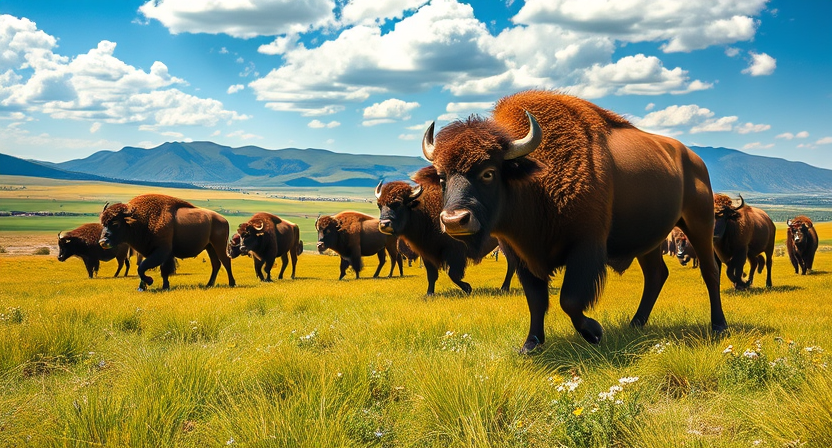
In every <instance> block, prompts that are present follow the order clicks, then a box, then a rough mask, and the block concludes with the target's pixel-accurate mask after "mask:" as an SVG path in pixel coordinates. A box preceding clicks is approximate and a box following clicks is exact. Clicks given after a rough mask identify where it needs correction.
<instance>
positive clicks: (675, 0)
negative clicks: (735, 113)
mask: <svg viewBox="0 0 832 448" xmlns="http://www.w3.org/2000/svg"><path fill="white" fill-rule="evenodd" d="M766 2H767V0H738V1H731V2H726V1H721V0H703V1H696V2H691V1H687V0H666V1H663V2H661V3H658V4H657V3H656V2H655V1H652V0H632V1H627V2H612V1H610V2H608V1H593V2H586V1H584V0H528V1H526V3H525V5H524V6H523V7H522V8H521V9H520V11H519V12H518V13H517V15H516V16H514V17H513V18H512V20H513V21H514V22H515V23H518V24H527V25H530V24H542V23H545V24H554V25H558V26H560V27H562V28H564V29H567V30H571V31H576V32H582V33H589V34H599V35H612V36H615V37H616V38H617V39H619V40H622V41H625V42H644V41H651V42H664V43H663V44H662V46H661V48H662V50H663V51H665V52H667V53H670V52H688V51H692V50H698V49H702V48H707V47H709V46H711V45H723V44H730V43H733V42H739V41H748V40H751V39H752V38H753V37H754V34H755V33H756V30H757V26H759V22H758V21H757V20H755V19H753V18H752V17H753V16H756V15H758V14H760V12H762V10H763V9H764V8H765V5H766Z"/></svg>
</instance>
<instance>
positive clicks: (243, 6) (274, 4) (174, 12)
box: [139, 0, 335, 39]
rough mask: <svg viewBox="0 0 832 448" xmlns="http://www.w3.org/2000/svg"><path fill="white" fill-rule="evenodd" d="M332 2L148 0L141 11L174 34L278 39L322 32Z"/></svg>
mask: <svg viewBox="0 0 832 448" xmlns="http://www.w3.org/2000/svg"><path fill="white" fill-rule="evenodd" d="M334 8H335V2H334V1H333V0H304V1H297V0H211V1H193V0H163V1H159V0H150V1H148V2H147V3H145V4H144V5H142V6H141V7H139V12H141V13H142V14H143V15H144V16H145V17H147V18H148V19H156V20H158V21H159V22H161V23H162V25H164V26H165V27H167V28H168V30H170V32H171V33H173V34H179V33H208V34H220V33H224V34H228V35H230V36H233V37H241V38H245V39H248V38H251V37H255V36H277V35H281V34H290V33H298V32H304V31H308V30H312V29H317V28H322V27H325V26H327V25H329V24H332V23H333V22H334V20H335V17H334V15H333V9H334Z"/></svg>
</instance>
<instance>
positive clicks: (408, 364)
mask: <svg viewBox="0 0 832 448" xmlns="http://www.w3.org/2000/svg"><path fill="white" fill-rule="evenodd" d="M55 188H56V189H57V188H58V187H55ZM131 188H136V187H131ZM4 193H8V192H4ZM65 193H66V197H61V198H59V199H58V200H67V201H70V200H73V198H77V197H78V195H77V191H75V192H72V191H70V192H65ZM116 193H117V192H113V194H114V196H115V195H116ZM130 193H132V192H128V193H125V194H124V197H123V198H121V199H119V200H126V199H129V197H132V195H131V194H130ZM197 193H198V194H202V192H197ZM213 193H215V194H216V195H213V196H205V197H204V199H205V200H206V203H207V202H208V201H207V200H208V199H210V202H211V203H214V202H215V201H218V200H220V199H222V198H223V197H224V196H223V195H224V194H228V195H229V197H228V201H229V204H231V203H232V202H234V201H235V200H236V197H234V196H233V195H234V194H236V195H239V193H225V192H213ZM371 193H372V192H370V194H371ZM104 196H107V197H104ZM182 196H183V197H186V198H188V199H192V198H190V197H188V196H187V195H186V194H183V195H182ZM193 199H194V202H198V201H197V200H196V199H199V198H193ZM106 200H112V198H110V197H109V193H108V195H100V196H98V197H96V199H95V201H96V202H95V204H99V203H100V202H103V201H106ZM262 200H263V201H264V202H263V204H266V205H268V206H269V207H270V208H267V209H266V210H269V211H273V212H275V213H277V214H278V215H281V216H283V213H281V210H282V208H281V205H280V203H279V202H272V201H276V200H274V199H271V200H269V199H262ZM4 201H5V199H4ZM80 202H81V204H79V205H78V206H85V204H84V202H87V201H80ZM4 204H5V202H4ZM38 205H39V204H38ZM260 205H262V204H255V205H252V207H256V206H260ZM353 205H359V204H353V203H346V204H341V203H318V204H312V203H291V201H287V203H286V205H285V206H286V207H297V208H296V209H295V210H296V211H295V212H292V213H297V214H298V215H301V214H302V213H303V211H304V210H305V209H304V207H308V210H309V212H310V213H315V215H316V214H317V210H315V209H321V210H322V211H324V213H329V212H336V211H338V210H340V209H346V208H356V207H354V206H353ZM363 206H365V207H367V206H369V207H370V208H367V210H366V211H368V212H371V211H372V209H371V208H374V206H373V204H363ZM96 207H98V209H100V205H96ZM339 207H340V208H339ZM239 208H240V209H241V210H244V211H245V213H243V214H241V215H240V216H239V217H237V215H232V216H229V222H230V223H231V224H232V226H234V225H236V224H235V223H234V220H236V219H238V220H239V221H237V222H241V221H243V220H244V219H246V217H247V216H250V213H253V212H254V211H258V210H253V209H251V210H249V209H248V206H245V207H244V206H240V207H239ZM40 218H42V219H43V220H44V221H43V223H44V225H43V227H44V228H42V229H41V230H42V231H40V232H37V231H36V232H32V231H31V230H30V231H29V233H24V232H23V229H18V230H10V229H9V227H7V226H6V224H7V223H9V222H11V221H10V220H14V219H29V218H17V217H7V218H6V217H4V218H0V226H2V227H0V241H8V242H9V243H8V244H17V245H25V244H26V242H34V243H32V244H39V243H37V242H36V241H41V240H42V241H44V242H46V241H47V240H53V239H55V237H54V233H53V230H55V228H56V227H55V226H62V225H64V224H65V223H59V224H56V223H55V222H52V223H50V222H49V220H50V219H59V218H63V217H40ZM73 218H75V217H73ZM78 218H84V217H83V216H81V217H78ZM87 218H89V217H87ZM290 219H293V218H290ZM310 219H312V220H314V216H312V217H311V218H310ZM94 220H95V219H94V217H93V219H87V220H86V221H83V222H88V221H94ZM300 225H301V228H302V230H304V231H305V232H310V233H305V234H304V237H303V238H304V240H305V241H306V243H307V251H305V252H304V253H303V254H302V255H301V256H300V257H299V261H298V270H297V277H296V278H295V279H289V278H288V275H286V278H284V279H283V280H277V279H276V277H277V272H279V271H273V274H274V278H275V281H274V282H272V283H261V282H259V281H257V279H256V277H255V275H254V272H253V267H252V266H253V263H252V261H251V259H249V258H245V257H242V258H238V259H235V260H234V262H233V265H232V269H233V271H234V276H235V278H236V279H237V283H238V286H237V287H235V288H229V287H228V286H227V277H226V275H225V272H224V271H223V270H221V271H220V273H219V276H218V278H217V285H218V286H215V287H212V288H205V287H204V286H203V285H204V284H205V282H206V280H207V279H208V276H209V273H210V263H208V261H207V257H206V256H204V254H203V255H201V256H199V257H196V258H192V259H185V260H181V261H180V264H179V267H178V271H177V272H178V273H177V275H175V276H173V277H171V286H172V287H171V290H170V291H160V290H159V288H158V284H159V283H156V284H154V286H153V287H151V290H150V291H148V292H139V291H137V290H136V287H137V286H138V282H139V280H138V278H137V277H136V275H135V272H136V270H135V265H134V266H132V267H131V269H130V275H129V276H128V277H127V278H124V277H122V278H111V277H110V276H111V275H112V274H113V273H114V272H115V267H116V264H115V262H105V263H102V265H101V270H100V272H99V277H98V278H95V279H88V278H86V272H85V270H84V268H83V263H82V262H81V261H80V260H78V259H75V258H73V259H70V260H67V261H66V262H64V263H59V262H58V261H57V260H56V259H55V252H54V250H53V251H52V253H51V255H30V254H26V255H11V254H10V253H0V446H14V447H17V446H79V447H80V446H99V445H104V446H152V447H162V446H165V447H167V446H175V447H202V446H279V447H296V446H303V447H306V446H311V447H333V446H379V447H387V446H414V447H434V446H436V447H445V446H455V447H457V446H458V447H483V446H495V447H527V446H528V447H559V446H563V447H705V446H708V447H711V446H713V447H757V446H760V447H798V446H805V447H828V446H832V373H830V370H829V364H830V362H832V357H830V350H832V331H830V330H831V329H832V305H830V303H829V300H830V289H831V288H832V251H829V250H828V247H824V248H823V249H824V250H822V251H819V252H818V256H817V258H816V260H815V272H813V273H812V274H811V275H807V276H800V275H795V274H794V271H793V269H792V267H791V265H790V263H789V261H788V258H787V257H785V256H777V257H776V258H775V260H774V273H773V283H774V287H773V288H771V289H770V290H767V289H765V288H762V287H761V285H763V284H764V277H763V275H765V273H763V274H758V275H757V277H756V278H755V287H753V288H752V289H751V290H749V291H745V292H735V291H733V290H732V289H731V288H730V287H729V285H728V282H727V279H726V278H725V276H724V274H723V277H722V281H723V286H722V299H723V306H724V308H725V313H726V317H727V319H728V323H729V325H731V329H730V331H728V332H726V333H724V334H718V335H717V334H713V333H711V331H710V329H709V328H710V323H709V317H708V316H709V312H708V300H707V294H706V291H705V286H704V283H703V282H702V280H701V277H700V276H699V273H698V270H695V269H691V268H690V266H688V267H682V266H680V265H679V263H678V262H677V261H676V260H675V258H672V257H665V262H666V263H667V265H668V268H669V269H670V277H669V278H668V281H667V283H666V284H665V287H664V289H663V291H662V294H661V295H660V296H659V300H658V303H657V304H656V307H655V310H654V311H653V314H652V316H651V319H650V322H649V323H648V325H647V326H646V327H644V328H643V329H634V328H630V327H629V325H628V323H629V318H630V316H632V313H634V311H635V309H636V307H637V305H638V300H639V298H640V295H641V288H642V279H641V274H640V270H639V269H638V267H637V266H635V265H634V266H633V267H631V268H630V269H629V270H628V271H627V272H625V273H624V274H623V275H621V276H619V275H616V274H612V275H610V276H608V280H607V283H606V287H605V291H604V293H603V295H602V297H601V300H600V302H599V304H598V305H597V307H596V308H595V309H594V310H591V311H590V312H589V314H590V315H591V316H593V317H594V318H596V319H597V320H599V321H600V322H601V323H602V325H604V328H605V334H604V339H603V341H602V342H601V344H600V345H598V346H593V345H590V344H587V343H586V342H584V341H583V340H582V339H581V338H580V337H579V336H578V335H577V334H576V333H575V331H574V330H573V328H572V326H571V324H570V322H569V320H568V319H567V317H566V316H565V314H563V313H562V312H561V311H560V309H559V307H558V305H557V295H558V292H559V285H560V276H559V274H556V275H555V276H554V278H553V280H552V282H551V286H550V293H551V295H552V299H553V300H552V306H551V307H550V312H549V314H548V317H547V321H546V334H547V340H546V343H545V344H544V345H543V347H542V348H541V349H539V350H537V351H536V352H534V353H532V354H531V355H519V354H518V349H519V347H520V344H521V343H522V342H523V340H524V338H525V336H526V332H527V329H528V323H529V322H528V319H529V317H528V309H527V306H526V302H525V298H524V296H523V292H522V289H521V288H520V286H519V282H518V281H517V280H516V279H515V280H514V282H513V284H512V286H513V288H512V290H511V292H510V293H508V294H502V293H500V291H499V289H498V288H499V286H500V284H501V283H502V279H503V275H504V273H505V264H504V259H503V258H502V257H501V258H500V260H499V261H495V260H494V259H491V258H489V259H486V260H483V261H482V262H481V263H480V264H478V265H475V266H471V267H470V268H469V269H468V271H467V274H466V281H468V282H470V283H471V285H472V286H473V287H474V292H473V294H471V295H464V294H462V293H461V291H460V290H459V289H458V288H456V286H455V285H453V283H452V282H451V281H450V280H449V279H448V278H447V276H446V275H444V274H440V278H439V282H438V283H437V294H436V295H434V296H431V297H426V296H425V294H424V292H425V290H426V288H427V282H426V280H425V276H424V271H423V269H420V268H419V267H417V264H414V265H413V266H412V267H408V266H407V265H406V264H405V268H404V269H405V271H404V273H405V276H404V277H403V278H402V277H399V276H398V273H397V274H396V275H395V276H394V277H393V278H380V279H372V278H364V277H369V276H370V275H372V272H373V271H374V269H375V267H376V263H377V262H376V260H375V259H374V258H365V263H366V266H365V268H364V271H362V278H361V279H357V280H356V279H354V278H353V276H352V275H351V274H348V275H347V277H346V278H345V280H343V281H338V280H337V276H338V262H339V260H338V258H336V257H329V256H323V255H317V254H314V253H312V251H311V250H309V249H311V247H312V245H314V237H311V236H308V235H312V234H313V233H314V230H311V222H306V223H305V224H304V223H303V222H301V223H300ZM304 226H305V227H304ZM817 227H818V233H819V234H820V236H821V240H822V242H821V244H822V245H824V246H828V245H829V237H830V236H832V223H818V226H817ZM57 228H59V229H63V230H67V229H68V228H71V227H57ZM784 234H785V230H784V229H783V228H782V225H781V226H779V230H778V244H782V241H783V238H784ZM21 241H24V243H20V242H21ZM0 244H6V243H2V242H0ZM53 244H54V243H53ZM134 260H135V259H134ZM388 262H389V261H388ZM278 264H279V263H278ZM275 269H279V266H276V267H275ZM387 272H388V268H387V266H385V268H384V269H383V270H382V276H384V275H385V274H386V273H387ZM150 275H151V276H153V277H155V278H156V279H157V280H159V273H158V271H151V272H150Z"/></svg>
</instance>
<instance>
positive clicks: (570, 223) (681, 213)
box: [432, 91, 727, 351]
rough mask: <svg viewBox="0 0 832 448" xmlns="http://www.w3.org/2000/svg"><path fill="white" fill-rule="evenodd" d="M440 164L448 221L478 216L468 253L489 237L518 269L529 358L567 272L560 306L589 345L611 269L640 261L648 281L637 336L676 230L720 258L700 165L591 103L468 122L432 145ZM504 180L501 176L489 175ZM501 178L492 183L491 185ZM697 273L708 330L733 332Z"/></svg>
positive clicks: (529, 99)
mask: <svg viewBox="0 0 832 448" xmlns="http://www.w3.org/2000/svg"><path fill="white" fill-rule="evenodd" d="M526 111H528V112H529V113H531V114H532V115H533V116H534V117H536V118H537V121H538V122H539V123H540V127H541V130H542V141H541V143H540V144H539V145H538V146H537V149H535V150H534V151H533V152H531V153H530V154H528V155H526V156H525V157H519V158H515V159H511V160H506V159H505V158H504V156H505V154H506V151H507V150H508V145H509V143H510V142H512V141H514V140H517V139H521V138H523V137H524V136H526V134H527V133H528V132H529V120H528V118H527V117H526ZM432 157H433V164H434V166H436V168H437V170H438V171H439V173H440V176H444V177H445V178H446V179H447V180H446V185H447V190H446V193H445V205H444V212H446V213H447V214H448V216H473V217H474V218H473V219H471V220H470V221H467V222H466V224H465V225H468V222H470V223H475V224H476V225H474V224H471V225H470V228H471V229H474V230H472V231H470V232H469V233H467V234H466V233H464V232H456V233H457V234H458V235H459V238H461V239H462V240H463V241H465V242H466V243H468V244H472V245H474V246H477V245H481V244H482V242H483V241H484V238H486V237H487V236H488V235H489V234H492V235H494V236H496V237H497V238H499V239H500V241H501V242H502V243H503V244H505V245H506V246H507V247H505V248H504V249H508V251H507V253H514V254H515V255H516V256H517V257H518V258H519V259H520V261H521V267H519V268H518V271H517V272H518V277H519V278H520V280H521V283H522V284H523V287H524V290H525V291H526V298H527V301H528V303H529V310H530V314H531V326H530V331H529V336H528V338H527V340H526V343H525V344H524V351H527V350H531V349H533V348H534V347H536V346H537V345H539V344H540V343H542V342H543V337H544V334H543V326H544V325H543V319H544V315H545V312H546V309H547V308H548V303H549V297H548V280H549V277H550V276H551V275H552V273H553V272H554V270H555V269H558V268H561V267H565V272H564V280H563V286H562V288H561V292H560V294H561V297H560V304H561V307H562V308H563V310H564V311H565V312H566V313H567V314H568V315H569V316H570V318H571V319H572V323H573V325H574V326H575V328H576V329H577V330H578V331H579V333H580V334H581V335H582V336H584V338H586V339H587V340H588V341H590V342H598V341H599V340H600V338H601V334H602V329H601V326H600V325H599V324H598V323H597V322H596V321H594V320H593V319H590V318H588V317H586V316H585V315H584V314H583V312H584V310H586V309H587V308H588V307H590V306H592V305H593V304H594V303H595V301H596V300H597V298H598V296H599V294H600V291H601V288H602V285H603V283H604V279H605V275H606V269H607V266H610V267H612V268H613V269H614V270H616V271H618V272H623V270H625V269H626V268H627V267H628V266H629V265H630V264H631V263H632V261H633V259H634V258H637V259H638V260H639V264H640V266H641V268H642V271H643V273H644V277H645V286H644V291H643V295H642V299H641V304H640V305H639V308H638V310H637V311H636V314H635V316H634V317H633V320H632V324H633V325H643V324H645V323H646V321H647V319H648V317H649V315H650V312H651V310H652V308H653V305H654V304H655V300H656V298H657V297H658V294H659V292H660V291H661V288H662V286H663V284H664V282H665V280H666V278H667V275H668V270H667V267H666V266H665V264H664V261H663V260H662V257H661V251H660V248H659V246H660V244H661V243H662V241H663V240H664V239H665V238H666V236H667V234H668V233H669V232H670V231H671V229H672V228H673V226H675V225H678V226H679V227H681V228H682V229H684V230H685V233H686V234H687V235H688V236H689V237H690V239H691V242H692V243H693V244H694V246H696V250H697V252H699V253H711V252H712V251H713V249H712V232H713V218H712V216H711V207H712V204H713V203H712V191H711V188H710V179H709V176H708V171H707V168H706V167H705V164H704V163H703V162H702V160H701V159H700V158H699V157H698V156H697V155H696V154H694V153H693V152H692V151H690V150H689V149H688V148H687V147H685V146H684V145H682V144H681V143H680V142H678V141H676V140H674V139H671V138H668V137H663V136H659V135H653V134H649V133H646V132H642V131H640V130H638V129H636V128H635V127H633V126H632V125H631V124H630V123H629V122H628V121H627V120H625V119H623V118H621V117H620V116H618V115H616V114H614V113H612V112H609V111H606V110H604V109H601V108H599V107H598V106H595V105H594V104H591V103H589V102H587V101H584V100H581V99H579V98H575V97H571V96H568V95H561V94H557V93H554V92H548V91H527V92H521V93H518V94H515V95H512V96H509V97H506V98H503V99H501V100H500V101H498V103H497V105H496V107H495V110H494V111H493V113H492V117H491V118H486V119H480V118H476V117H474V118H469V119H468V120H466V121H459V122H455V123H452V124H450V125H448V126H446V127H445V128H443V129H442V130H441V131H440V132H439V133H438V134H437V135H436V138H435V150H434V151H433V155H432ZM489 170H496V171H489ZM484 173H492V174H493V178H494V179H495V182H493V183H486V182H491V181H490V180H489V181H486V178H485V177H481V176H484V175H485V174H484ZM489 179H491V177H489ZM710 258H711V257H706V259H705V260H703V261H702V263H701V265H700V271H701V273H702V276H703V278H704V280H705V283H706V285H707V287H708V293H709V298H710V302H711V322H712V325H713V328H714V329H715V330H722V329H725V328H727V323H726V322H725V317H724V315H723V312H722V305H721V300H720V296H719V275H718V271H717V269H716V266H715V262H714V261H713V260H710Z"/></svg>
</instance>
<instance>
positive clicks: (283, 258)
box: [277, 254, 295, 280]
mask: <svg viewBox="0 0 832 448" xmlns="http://www.w3.org/2000/svg"><path fill="white" fill-rule="evenodd" d="M280 263H281V264H280V274H278V275H277V279H278V280H283V273H284V272H286V267H287V266H289V255H287V254H283V255H282V256H281V257H280ZM292 278H295V275H294V274H292Z"/></svg>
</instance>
